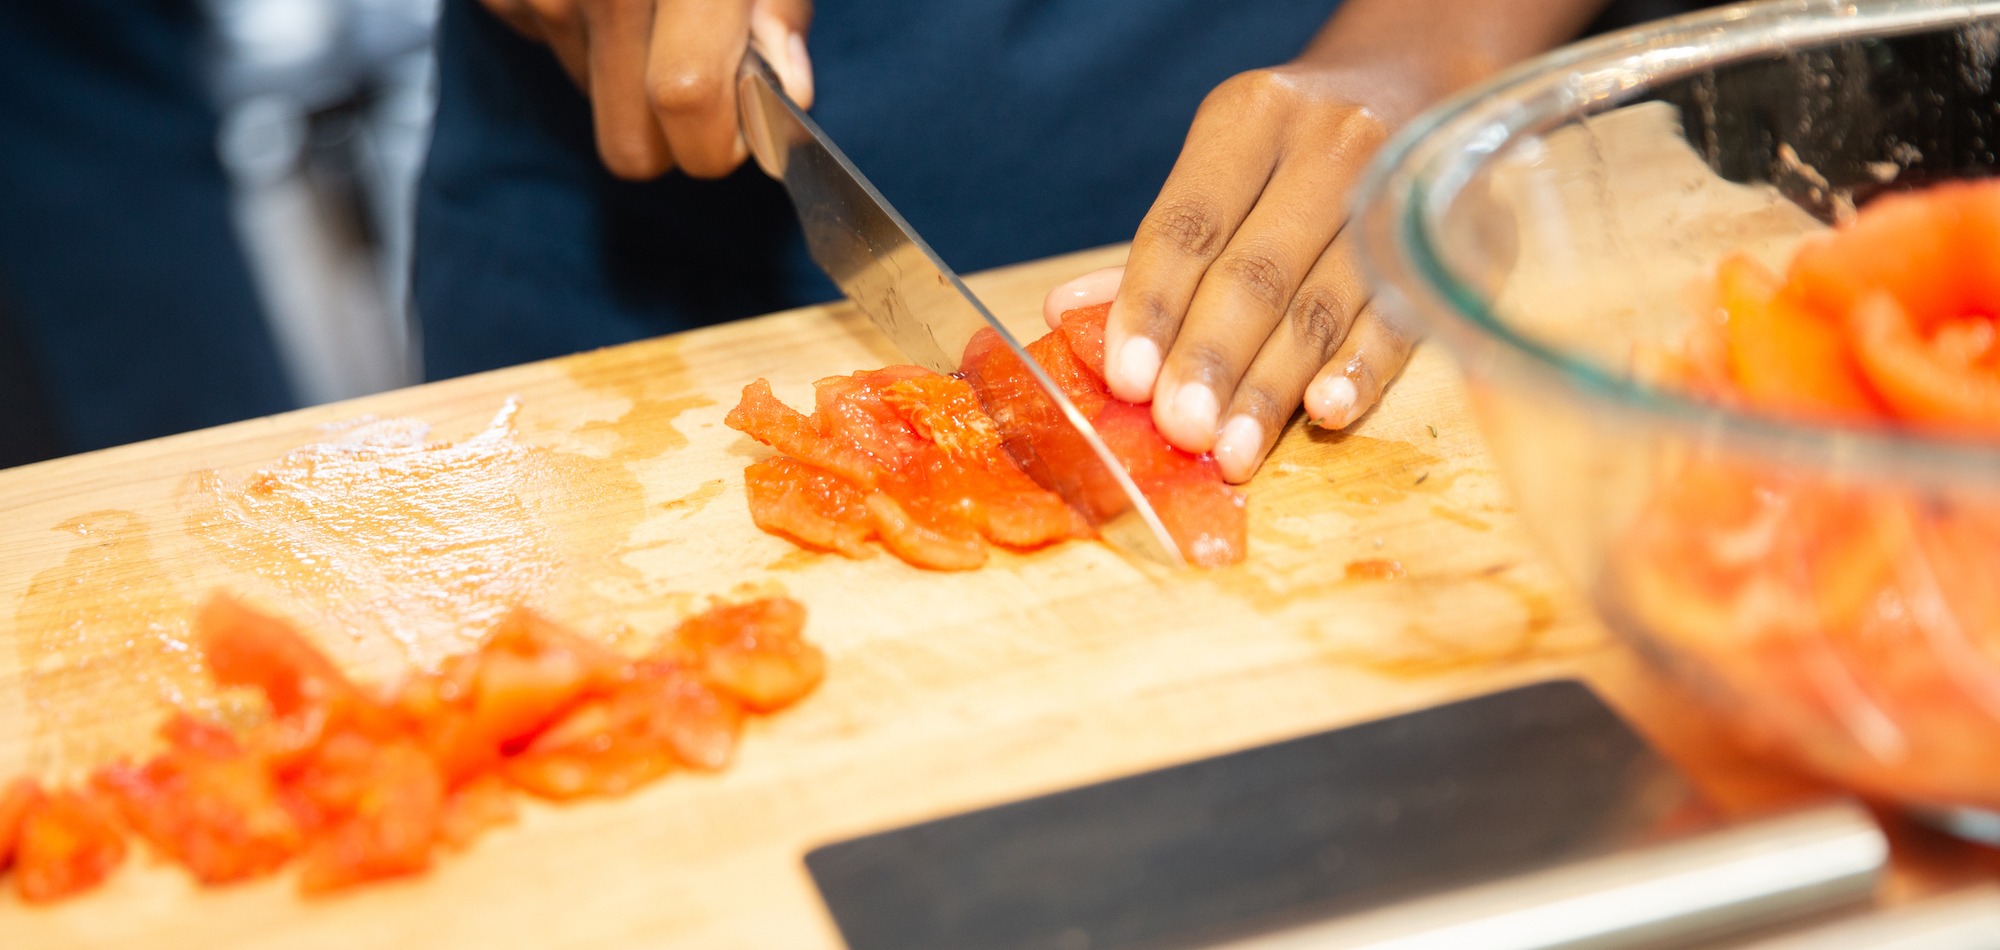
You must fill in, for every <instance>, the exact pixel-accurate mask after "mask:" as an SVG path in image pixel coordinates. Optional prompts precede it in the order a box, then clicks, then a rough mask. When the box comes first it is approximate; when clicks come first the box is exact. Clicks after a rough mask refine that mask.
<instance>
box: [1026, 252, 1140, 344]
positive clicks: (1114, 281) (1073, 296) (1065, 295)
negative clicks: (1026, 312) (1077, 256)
mask: <svg viewBox="0 0 2000 950" xmlns="http://www.w3.org/2000/svg"><path fill="white" fill-rule="evenodd" d="M1124 277H1125V268H1124V267H1123V266H1119V267H1101V268H1098V269H1097V270H1094V271H1091V272H1090V273H1088V274H1084V275H1082V276H1080V277H1075V278H1072V279H1070V280H1068V281H1066V282H1064V283H1062V284H1059V285H1057V286H1056V288H1055V289H1054V290H1051V291H1049V292H1048V295H1047V296H1045V297H1043V298H1042V319H1043V320H1044V321H1046V322H1047V323H1048V325H1049V329H1051V330H1053V329H1056V328H1058V327H1061V326H1062V315H1063V314H1065V313H1068V312H1069V311H1071V310H1075V309H1077V308H1079V307H1094V306H1096V305H1098V304H1101V303H1107V302H1109V301H1110V300H1111V299H1112V298H1113V297H1116V296H1118V284H1119V281H1121V280H1123V279H1124Z"/></svg>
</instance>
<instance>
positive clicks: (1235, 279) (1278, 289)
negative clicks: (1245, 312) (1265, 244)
mask: <svg viewBox="0 0 2000 950" xmlns="http://www.w3.org/2000/svg"><path fill="white" fill-rule="evenodd" d="M1219 266H1220V267H1221V269H1222V273H1223V276H1224V277H1226V278H1228V280H1229V281H1230V282H1231V283H1234V284H1235V285H1236V286H1237V287H1239V288H1242V290H1243V291H1244V292H1245V293H1247V294H1249V295H1250V297H1251V298H1252V299H1253V300H1255V301H1256V302H1258V303H1260V304H1263V305H1264V306H1266V307H1269V308H1271V310H1272V311H1276V310H1277V309H1278V308H1279V307H1282V306H1284V305H1285V300H1286V298H1288V297H1290V296H1291V290H1292V277H1291V272H1290V269H1289V268H1287V267H1286V266H1285V265H1284V264H1282V263H1280V262H1279V261H1278V257H1277V255H1274V254H1271V253H1270V252H1268V251H1264V250H1261V249H1250V250H1245V251H1242V252H1238V253H1231V254H1229V255H1227V256H1225V257H1224V258H1223V260H1222V261H1221V263H1220V265H1219Z"/></svg>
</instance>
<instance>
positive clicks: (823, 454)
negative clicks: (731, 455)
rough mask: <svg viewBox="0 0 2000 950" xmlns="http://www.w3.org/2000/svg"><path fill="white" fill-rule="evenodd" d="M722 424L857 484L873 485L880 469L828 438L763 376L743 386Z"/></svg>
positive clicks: (871, 461)
mask: <svg viewBox="0 0 2000 950" xmlns="http://www.w3.org/2000/svg"><path fill="white" fill-rule="evenodd" d="M722 423H723V425H726V426H728V427H730V428H732V429H735V430H736V431H738V432H741V433H743V434H745V435H748V436H750V437H751V438H753V439H756V440H757V441H759V442H762V443H764V444H765V445H768V446H770V447H772V448H774V449H777V450H778V451H779V452H782V453H784V454H786V455H789V456H791V457H792V458H795V459H798V460H799V461H801V462H804V463H806V464H808V465H812V466H815V467H818V468H823V469H825V470H827V471H829V472H832V473H834V474H836V475H839V476H840V477H842V478H845V479H847V480H848V481H850V482H853V483H855V484H857V485H861V486H864V487H867V486H873V485H874V484H875V477H876V475H877V473H878V472H879V471H880V469H879V467H878V466H877V465H876V464H875V462H874V460H873V459H871V458H870V457H869V456H868V455H867V454H866V453H864V452H862V451H860V450H859V449H856V448H854V447H852V446H847V445H841V444H839V443H837V442H835V441H833V440H831V439H828V438H827V437H826V436H824V435H823V434H821V432H820V430H819V429H818V427H817V426H816V425H815V424H814V421H813V420H812V419H811V418H809V417H807V416H806V414H805V413H802V412H800V411H798V410H797V409H793V408H792V407H790V406H787V405H785V404H784V403H782V402H779V401H778V397H777V396H775V395H773V394H772V392H771V384H770V383H769V382H768V381H765V380H762V379H759V380H756V381H754V382H752V383H751V384H750V385H748V386H745V387H743V400H742V401H741V402H738V403H737V404H736V407H735V408H733V409H731V410H729V414H728V415H726V416H724V417H723V419H722Z"/></svg>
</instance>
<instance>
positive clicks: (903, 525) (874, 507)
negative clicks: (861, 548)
mask: <svg viewBox="0 0 2000 950" xmlns="http://www.w3.org/2000/svg"><path fill="white" fill-rule="evenodd" d="M867 505H868V519H869V523H871V524H873V525H874V526H875V533H876V535H877V536H879V537H880V538H881V539H882V546H883V547H886V548H888V549H889V550H890V551H891V552H893V553H894V554H895V555H896V556H897V557H899V558H902V559H903V560H905V561H908V562H910V563H911V564H914V565H916V566H917V567H928V568H932V569H933V570H940V571H970V570H973V569H976V568H979V567H984V566H985V565H986V557H987V555H986V545H985V544H984V543H982V542H981V541H980V540H979V535H978V534H977V533H976V532H973V531H970V530H966V529H965V528H964V526H962V525H958V526H948V527H947V526H940V525H938V524H937V523H936V522H935V521H933V520H932V519H928V518H924V517H922V516H921V515H920V514H918V513H915V512H912V511H911V510H910V509H908V508H906V507H904V506H903V504H902V503H900V502H898V501H897V500H896V499H895V498H893V497H891V496H890V495H889V494H888V493H886V492H876V493H874V494H872V495H869V496H868V501H867Z"/></svg>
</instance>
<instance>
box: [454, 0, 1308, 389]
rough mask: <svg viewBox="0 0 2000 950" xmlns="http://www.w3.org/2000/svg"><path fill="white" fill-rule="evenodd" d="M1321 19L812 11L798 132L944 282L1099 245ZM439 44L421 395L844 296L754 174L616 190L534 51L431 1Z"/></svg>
mask: <svg viewBox="0 0 2000 950" xmlns="http://www.w3.org/2000/svg"><path fill="white" fill-rule="evenodd" d="M1336 2H1337V0H1142V2H1106V0H951V2H939V0H831V2H824V3H820V4H818V6H817V9H816V12H815V16H814V21H813V27H812V30H811V33H810V35H809V37H808V40H807V45H808V47H809V49H810V52H811V55H812V58H813V65H814V70H815V80H816V82H815V85H816V88H817V91H818V97H819V101H818V103H817V105H816V106H815V108H814V110H813V111H814V115H815V117H816V118H817V119H818V121H819V122H820V124H821V125H822V126H824V127H825V128H826V130H827V132H828V133H829V134H830V135H832V136H833V137H834V139H835V140H836V141H837V142H839V143H840V144H841V146H842V147H843V148H844V149H845V150H846V151H847V152H848V153H849V155H850V157H852V158H853V159H854V162H855V164H856V165H857V166H858V167H859V168H860V169H861V170H862V171H863V173H865V174H867V175H868V177H869V178H870V179H871V180H873V181H874V182H875V184H876V185H877V187H879V188H880V189H881V191H882V193H883V194H884V195H885V196H886V197H888V199H889V200H890V201H891V202H892V203H894V204H895V205H896V207H897V209H898V210H899V211H901V212H902V213H903V215H904V217H906V218H908V219H909V221H910V223H911V224H912V225H913V226H914V227H916V228H917V230H918V231H919V232H921V233H922V234H923V235H924V237H925V238H926V239H928V240H929V241H930V242H931V244H932V246H933V247H935V248H936V249H937V251H938V253H939V255H941V256H942V257H943V258H944V259H945V260H946V261H947V262H948V263H950V264H951V265H952V266H954V267H955V268H958V269H960V270H963V271H974V270H979V269H982V268H987V267H993V266H996V265H1000V264H1007V263H1012V262H1015V261H1021V260H1027V259H1031V258H1037V257H1044V256H1047V255H1050V254H1056V253H1061V252H1064V251H1072V250H1077V249H1080V248H1085V247H1093V246H1097V245H1103V244H1110V243H1114V242H1117V241H1123V240H1128V239H1130V237H1131V235H1132V231H1133V229H1134V228H1135V227H1136V226H1137V225H1138V223H1139V219H1140V218H1141V216H1143V215H1144V214H1145V211H1146V208H1147V207H1148V206H1149V205H1150V204H1151V203H1152V200H1153V198H1154V196H1155V195H1156V194H1157V193H1158V191H1159V188H1160V185H1161V184H1162V183H1163V182H1164V181H1165V180H1166V176H1167V172H1168V170H1169V169H1170V168H1171V167H1172V165H1173V162H1174V158H1175V157H1176V156H1177V155H1178V154H1179V151H1180V146H1181V142H1182V140H1183V139H1184V137H1185V136H1186V134H1187V129H1188V123H1189V121H1190V120H1191V119H1192V118H1193V117H1194V113H1195V109H1196V108H1197V107H1198V106H1199V105H1200V103H1201V100H1202V97H1203V96H1205V95H1206V94H1207V93H1208V92H1209V90H1211V89H1213V88H1214V87H1215V85H1216V84H1217V83H1220V82H1221V81H1222V80H1224V79H1226V78H1228V77H1229V76H1230V75H1233V74H1235V73H1237V72H1241V71H1243V70H1246V69H1252V68H1255V67H1258V66H1268V65H1274V64H1277V63H1281V62H1284V61H1285V60H1288V59H1290V58H1292V57H1293V56H1295V55H1297V53H1298V52H1299V50H1301V49H1302V48H1303V47H1304V46H1305V44H1306V42H1307V41H1308V40H1309V39H1310V38H1311V37H1312V35H1313V33H1314V32H1315V31H1317V30H1318V29H1319V28H1320V26H1321V25H1323V24H1324V23H1325V21H1326V19H1327V18H1328V17H1329V16H1331V15H1332V11H1333V8H1334V6H1335V5H1336ZM439 42H440V47H439V56H440V64H439V76H440V102H439V109H438V118H437V131H436V137H435V139H434V141H433V145H432V149H431V156H430V164H429V166H428V169H427V171H426V173H425V177H424V181H423V184H422V187H421V189H420V196H419V210H418V235H417V261H416V274H415V293H416V303H417V309H418V313H419V318H420V319H421V320H422V322H423V327H424V335H423V340H424V353H425V363H426V368H427V371H428V374H429V375H430V376H432V377H443V376H453V375H458V374H461V373H467V372H472V371H476V370H482V369H489V368H493V367H498V366H505V365H509V364H513V363H519V362H522V361H524V360H530V359H538V358H542V357H548V356H554V355H558V354H562V353H569V352H574V351H577V350H582V349H587V348H591V347H597V346H603V345H606V344H611V343H619V342H624V341H628V340H633V339H639V338H642V337H648V336H654V335H658V334H662V333H670V332H674V331H676V330H683V329H687V328H690V327H695V326H701V325H704V324H709V323H714V322H717V321H721V320H729V319H733V318H737V317H742V316H747V315H750V314H756V313H763V312H767V311H771V310H778V309H782V308H785V307H790V306H797V305H801V304H806V303H813V302H818V301H822V300H827V299H831V298H833V297H835V296H836V295H837V293H836V291H835V290H834V289H833V287H832V285H831V284H829V283H828V282H827V281H826V280H825V278H824V277H823V276H821V275H820V274H819V273H817V272H816V271H815V270H814V268H813V265H812V263H811V261H810V259H809V258H807V256H806V254H805V251H804V247H803V245H802V243H801V240H800V238H799V235H798V228H797V225H796V223H795V222H794V220H793V218H792V212H791V208H790V206H789V204H787V202H786V199H785V196H784V193H783V191H782V190H780V189H779V188H778V186H777V185H776V184H775V183H774V182H771V181H770V180H768V179H766V178H764V177H763V175H762V173H760V172H758V171H757V170H756V169H755V168H754V167H746V168H745V169H743V170H741V171H739V172H738V173H737V174H735V175H733V176H731V177H729V178H727V179H724V180H722V181H693V180H690V179H688V178H687V177H685V176H683V175H680V174H678V173H674V174H670V175H669V176H667V177H665V178H662V179H660V180H658V181H655V182H648V183H643V184H634V183H630V182H622V181H618V180H616V179H614V178H613V177H611V175H610V174H609V173H608V172H606V171H605V170H604V169H603V167H602V165H601V164H600V163H599V161H598V158H597V155H596V152H595V146H594V139H593V137H592V134H591V128H590V112H589V108H588V105H587V103H586V102H585V100H584V99H583V97H582V96H581V95H580V94H579V93H578V92H577V90H576V89H575V87H574V86H573V85H572V84H571V83H570V82H569V80H568V78H567V77H566V76H565V75H564V74H563V73H562V72H561V70H560V69H559V68H558V67H557V66H556V64H555V62H554V59H553V58H552V57H551V56H550V54H549V52H548V51H547V50H546V49H545V48H543V47H541V46H538V45H536V44H533V43H529V42H527V41H525V40H522V39H521V38H519V37H518V36H516V35H515V34H514V33H513V32H511V31H510V30H508V29H507V28H506V27H505V26H503V25H501V24H500V23H499V22H498V21H496V20H495V19H493V18H492V17H491V16H490V15H488V14H487V13H486V12H485V11H484V10H483V9H482V8H481V7H480V6H479V5H478V3H477V2H476V0H446V3H445V13H444V22H443V25H442V28H441V34H440V41H439ZM1332 210H1333V209H1329V213H1332Z"/></svg>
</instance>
